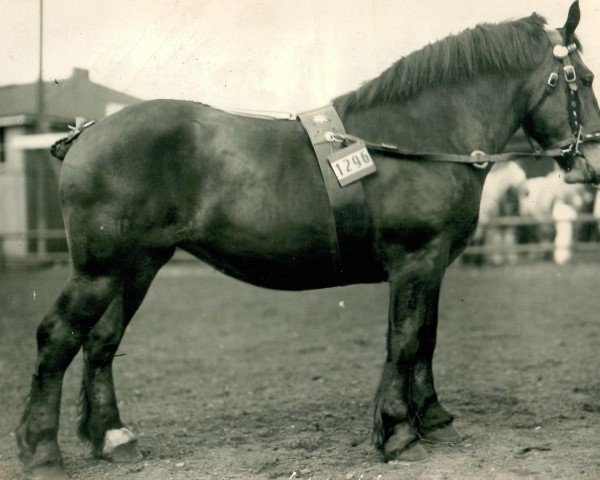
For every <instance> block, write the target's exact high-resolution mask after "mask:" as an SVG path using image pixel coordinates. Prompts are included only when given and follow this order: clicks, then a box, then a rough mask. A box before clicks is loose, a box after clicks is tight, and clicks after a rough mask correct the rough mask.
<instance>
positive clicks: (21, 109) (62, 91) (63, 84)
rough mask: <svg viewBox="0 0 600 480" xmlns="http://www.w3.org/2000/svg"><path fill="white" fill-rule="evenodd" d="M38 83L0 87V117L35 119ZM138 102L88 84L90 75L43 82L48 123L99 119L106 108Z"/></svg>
mask: <svg viewBox="0 0 600 480" xmlns="http://www.w3.org/2000/svg"><path fill="white" fill-rule="evenodd" d="M37 98H38V90H37V83H27V84H22V85H7V86H4V87H0V117H15V118H17V117H18V116H24V117H21V118H26V119H35V118H36V117H37V112H38V106H37ZM140 101H141V99H139V98H136V97H133V96H131V95H127V94H125V93H122V92H118V91H116V90H112V89H110V88H108V87H105V86H103V85H99V84H97V83H94V82H91V81H90V78H89V72H88V71H87V70H84V69H81V68H75V69H73V74H72V75H71V77H69V78H67V79H65V80H58V81H52V82H44V113H45V115H46V116H47V118H48V119H65V120H69V121H72V120H73V119H74V118H76V117H84V118H86V119H89V120H92V119H94V120H95V119H99V118H102V117H104V116H106V114H107V110H106V109H107V106H108V105H109V104H121V105H131V104H134V103H137V102H140Z"/></svg>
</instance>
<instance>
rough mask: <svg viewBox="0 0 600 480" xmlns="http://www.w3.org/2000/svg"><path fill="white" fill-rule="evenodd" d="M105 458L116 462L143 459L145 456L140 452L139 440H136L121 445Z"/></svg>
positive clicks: (130, 461) (131, 461)
mask: <svg viewBox="0 0 600 480" xmlns="http://www.w3.org/2000/svg"><path fill="white" fill-rule="evenodd" d="M105 458H106V459H107V460H109V461H111V462H114V463H133V462H137V461H138V460H141V459H142V458H144V456H143V455H142V452H140V449H139V448H138V446H137V442H136V441H135V440H134V441H133V442H130V443H126V444H124V445H119V446H118V447H117V448H115V449H114V450H113V451H112V453H111V454H110V455H109V456H107V457H105Z"/></svg>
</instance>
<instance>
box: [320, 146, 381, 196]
mask: <svg viewBox="0 0 600 480" xmlns="http://www.w3.org/2000/svg"><path fill="white" fill-rule="evenodd" d="M327 160H328V161H329V164H330V165H331V168H332V169H333V171H334V173H335V176H336V177H337V179H338V182H340V186H342V187H345V186H346V185H350V184H351V183H353V182H356V181H357V180H360V179H361V178H363V177H366V176H367V175H371V174H372V173H375V172H376V170H377V169H376V168H375V163H373V159H372V158H371V155H369V152H368V150H367V147H366V146H365V144H364V142H356V143H353V144H352V145H349V146H348V147H346V148H342V149H341V150H338V151H337V152H334V153H332V154H331V155H330V156H329V158H328V159H327Z"/></svg>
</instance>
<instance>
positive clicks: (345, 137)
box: [326, 30, 600, 184]
mask: <svg viewBox="0 0 600 480" xmlns="http://www.w3.org/2000/svg"><path fill="white" fill-rule="evenodd" d="M546 33H547V34H548V37H549V38H550V42H551V43H552V45H553V46H554V49H553V54H554V57H555V58H556V59H557V60H558V62H559V65H558V68H557V71H555V72H552V73H551V74H550V76H549V77H548V80H547V82H546V88H545V90H544V93H543V94H542V97H541V98H540V100H539V101H538V102H537V103H536V105H535V106H534V107H533V109H531V110H530V111H529V112H528V113H527V116H530V115H531V114H532V113H534V112H535V111H536V110H537V109H539V108H540V106H541V105H542V103H544V101H545V100H546V99H547V98H548V97H549V96H550V95H551V94H552V92H553V91H554V90H555V87H556V85H558V80H559V73H560V71H561V70H562V72H563V75H564V77H565V80H566V83H567V92H568V93H567V95H568V97H569V102H568V106H567V112H568V118H569V125H570V127H571V132H572V136H570V137H568V138H566V139H563V140H561V141H559V142H557V143H555V144H554V145H552V146H550V147H548V148H544V149H536V148H535V147H533V143H532V141H531V139H530V137H529V135H528V134H527V133H525V137H526V138H527V140H528V141H529V143H530V144H531V146H532V150H533V153H532V152H509V153H494V154H487V153H484V152H482V151H480V150H475V151H474V152H472V153H471V154H470V155H461V154H452V153H438V152H412V151H405V150H402V149H401V148H399V147H398V146H396V145H391V144H387V143H373V142H369V141H366V140H364V139H360V138H358V137H355V136H353V135H350V134H339V133H333V132H331V134H330V135H326V138H327V141H329V142H331V143H334V142H339V143H342V144H351V143H354V142H357V141H359V140H362V141H363V142H364V143H365V145H366V146H367V148H368V149H369V150H372V151H376V152H380V153H382V154H384V155H386V156H394V157H399V158H404V159H414V160H430V161H438V162H452V163H463V164H469V165H472V166H474V167H476V168H486V167H487V166H488V164H490V163H498V162H507V161H510V160H519V159H522V158H523V157H529V158H537V159H540V158H552V159H557V158H561V159H566V160H567V162H568V166H567V168H569V167H572V164H573V162H574V160H575V158H576V157H582V158H583V159H584V161H585V164H586V167H587V169H588V171H589V174H590V176H591V179H592V183H594V184H598V183H600V174H598V173H596V171H595V170H594V168H593V167H592V166H591V165H590V164H589V163H588V161H587V159H585V157H584V156H583V154H582V153H581V151H580V150H579V146H580V145H582V144H584V143H593V142H600V129H598V130H596V131H594V132H591V133H584V130H583V125H582V124H581V120H580V118H581V116H580V101H579V95H578V89H577V75H576V72H575V67H573V64H572V63H571V59H570V58H569V55H570V54H571V53H573V52H575V51H576V50H577V45H576V44H574V43H573V44H570V45H568V46H565V45H564V42H563V38H562V35H561V33H560V32H559V31H558V30H549V31H547V32H546ZM328 133H330V132H328ZM569 169H570V168H569ZM567 171H568V170H567Z"/></svg>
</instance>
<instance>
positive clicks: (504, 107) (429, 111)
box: [342, 76, 527, 154]
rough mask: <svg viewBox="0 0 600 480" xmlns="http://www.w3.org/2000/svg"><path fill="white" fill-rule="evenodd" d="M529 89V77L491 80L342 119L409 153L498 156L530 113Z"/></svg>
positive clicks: (349, 127)
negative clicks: (475, 152) (526, 83)
mask: <svg viewBox="0 0 600 480" xmlns="http://www.w3.org/2000/svg"><path fill="white" fill-rule="evenodd" d="M523 85H524V79H519V78H511V77H499V76H496V77H492V76H488V77H485V78H479V79H474V80H472V81H470V82H468V83H464V84H460V85H449V86H440V87H437V88H435V89H429V90H426V91H424V92H422V93H420V94H419V95H417V96H415V97H413V98H411V99H408V100H404V101H400V102H381V103H379V104H375V105H373V106H371V107H367V108H363V109H356V110H353V111H349V112H342V120H343V121H344V125H345V127H346V130H347V131H348V132H349V133H352V134H354V135H357V136H359V137H362V138H365V139H367V140H371V141H376V142H385V143H393V144H397V145H399V146H401V147H402V148H403V149H410V150H413V151H421V152H423V151H425V152H427V151H436V152H448V153H462V154H468V153H471V152H472V151H473V150H483V151H484V152H486V153H497V152H499V151H501V150H502V149H503V148H504V147H505V146H506V144H507V143H508V141H509V139H510V137H511V136H512V135H513V134H514V133H515V131H516V130H517V128H518V127H519V124H520V123H521V121H522V119H523V117H524V115H525V113H526V108H527V98H526V95H525V94H524V93H523Z"/></svg>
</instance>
